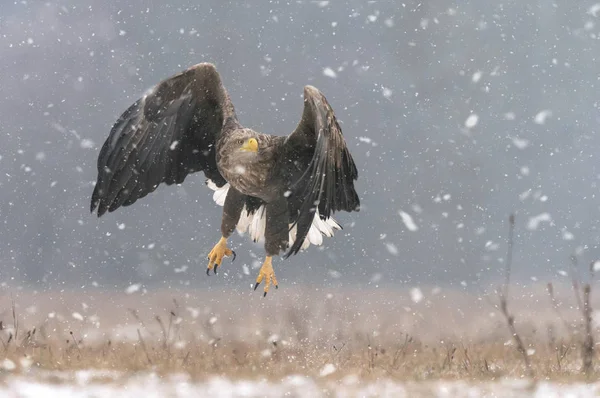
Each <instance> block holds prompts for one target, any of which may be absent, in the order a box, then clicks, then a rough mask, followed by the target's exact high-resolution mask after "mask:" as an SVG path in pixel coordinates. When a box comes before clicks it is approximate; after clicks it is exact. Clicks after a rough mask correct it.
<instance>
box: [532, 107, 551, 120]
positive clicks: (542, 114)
mask: <svg viewBox="0 0 600 398" xmlns="http://www.w3.org/2000/svg"><path fill="white" fill-rule="evenodd" d="M550 116H552V111H551V110H549V109H545V110H543V111H540V112H538V114H537V115H535V118H534V119H533V120H534V122H535V123H536V124H545V123H546V119H548V118H549V117H550Z"/></svg>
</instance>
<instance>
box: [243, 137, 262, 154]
mask: <svg viewBox="0 0 600 398" xmlns="http://www.w3.org/2000/svg"><path fill="white" fill-rule="evenodd" d="M242 151H247V152H258V141H256V139H255V138H250V139H249V140H246V142H244V145H242Z"/></svg>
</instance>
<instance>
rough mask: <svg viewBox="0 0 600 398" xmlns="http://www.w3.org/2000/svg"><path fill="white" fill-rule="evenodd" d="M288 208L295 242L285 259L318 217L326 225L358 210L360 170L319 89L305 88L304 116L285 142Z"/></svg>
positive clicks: (294, 249)
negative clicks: (356, 184) (339, 214)
mask: <svg viewBox="0 0 600 398" xmlns="http://www.w3.org/2000/svg"><path fill="white" fill-rule="evenodd" d="M283 151H284V159H285V160H284V162H285V165H284V173H285V174H286V180H287V183H288V186H289V191H288V192H287V194H288V195H289V196H288V209H289V212H290V217H291V220H290V222H291V223H292V227H296V239H295V240H294V243H293V244H292V246H291V247H290V250H289V251H288V252H287V253H286V255H285V257H289V256H290V255H291V254H296V253H298V251H299V250H300V249H301V247H302V244H303V242H304V238H305V237H306V236H307V234H308V233H309V230H310V228H311V225H312V223H313V220H314V218H315V215H316V214H315V212H317V211H318V216H319V217H320V218H321V220H324V221H328V220H329V219H330V218H331V215H332V214H333V213H334V212H336V211H340V210H345V211H358V208H359V206H360V201H359V199H358V194H357V193H356V191H355V189H354V181H355V180H356V179H357V178H358V170H357V169H356V165H355V164H354V160H352V156H351V155H350V151H348V148H347V146H346V142H345V141H344V137H343V136H342V129H341V128H340V126H339V124H338V122H337V120H336V118H335V115H334V113H333V109H332V108H331V106H330V105H329V103H328V102H327V99H326V98H325V96H324V95H323V94H322V93H321V92H320V91H319V90H318V89H316V88H315V87H312V86H306V87H304V111H303V113H302V119H301V120H300V123H299V124H298V126H297V127H296V130H295V131H294V132H293V133H292V134H290V135H289V137H287V138H286V141H285V143H284V148H283Z"/></svg>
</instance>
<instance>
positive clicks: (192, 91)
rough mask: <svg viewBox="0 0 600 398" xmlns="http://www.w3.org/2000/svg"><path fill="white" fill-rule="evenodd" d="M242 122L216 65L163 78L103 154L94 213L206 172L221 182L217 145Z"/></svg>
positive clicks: (129, 113) (122, 121)
mask: <svg viewBox="0 0 600 398" xmlns="http://www.w3.org/2000/svg"><path fill="white" fill-rule="evenodd" d="M236 125H239V124H238V121H237V117H236V115H235V110H234V108H233V105H232V103H231V100H230V99H229V95H228V94H227V91H226V90H225V88H224V87H223V85H222V83H221V79H220V77H219V74H218V73H217V70H216V69H215V67H214V65H212V64H208V63H202V64H198V65H195V66H193V67H191V68H189V69H187V70H185V71H183V72H181V73H179V74H177V75H175V76H172V77H170V78H168V79H166V80H163V81H162V82H160V83H159V84H157V85H156V86H155V87H153V88H152V89H151V90H150V91H149V92H148V93H147V94H146V95H144V96H143V97H142V98H140V99H139V100H137V101H136V102H135V103H134V104H133V105H131V106H130V107H129V109H127V110H126V111H125V112H124V113H123V114H122V115H121V117H120V118H119V119H118V120H117V122H116V123H115V124H114V126H113V127H112V130H111V131H110V135H109V136H108V139H107V140H106V142H105V143H104V145H103V146H102V149H101V151H100V155H99V156H98V180H97V182H96V186H95V188H94V193H93V194H92V203H91V211H92V212H93V211H94V210H95V209H96V207H97V208H98V217H100V216H102V215H103V214H104V213H105V212H106V211H109V212H111V211H114V210H116V209H117V208H119V207H120V206H128V205H131V204H132V203H134V202H135V201H136V200H138V199H139V198H143V197H144V196H146V195H147V194H149V193H150V192H152V191H154V190H155V189H156V188H157V187H158V185H159V184H160V183H162V182H164V183H166V184H167V185H171V184H179V183H182V182H183V180H184V179H185V177H186V176H187V175H188V174H190V173H193V172H196V171H201V170H202V171H204V174H205V175H206V177H207V178H209V179H211V180H212V181H213V182H214V183H215V184H216V185H217V186H223V185H224V184H225V183H226V181H225V179H224V178H223V176H221V174H220V173H219V171H218V169H217V162H216V158H215V151H216V150H215V146H216V142H217V140H218V139H219V137H220V135H221V134H222V132H223V131H224V129H227V128H228V126H236Z"/></svg>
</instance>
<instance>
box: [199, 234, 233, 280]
mask: <svg viewBox="0 0 600 398" xmlns="http://www.w3.org/2000/svg"><path fill="white" fill-rule="evenodd" d="M225 256H233V259H232V260H231V261H233V260H235V252H234V251H233V250H231V249H230V248H228V247H227V238H221V239H220V240H219V241H218V242H217V244H216V245H215V247H213V249H212V250H211V251H210V253H209V254H208V260H209V261H208V268H207V269H206V275H210V270H211V269H213V268H214V273H215V274H216V273H217V268H218V267H219V266H220V265H221V262H222V261H223V257H225Z"/></svg>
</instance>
